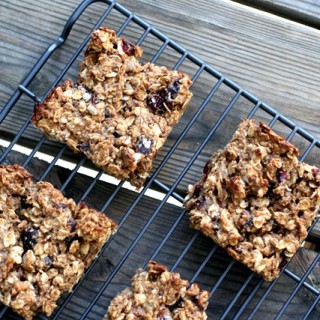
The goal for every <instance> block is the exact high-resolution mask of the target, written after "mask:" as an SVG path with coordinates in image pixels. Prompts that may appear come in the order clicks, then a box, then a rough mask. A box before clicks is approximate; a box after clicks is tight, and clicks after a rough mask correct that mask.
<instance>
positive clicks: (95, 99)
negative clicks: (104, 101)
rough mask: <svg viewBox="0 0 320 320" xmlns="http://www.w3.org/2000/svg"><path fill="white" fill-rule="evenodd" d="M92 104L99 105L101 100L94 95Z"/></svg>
mask: <svg viewBox="0 0 320 320" xmlns="http://www.w3.org/2000/svg"><path fill="white" fill-rule="evenodd" d="M90 102H91V103H93V104H96V103H99V102H100V100H99V99H98V98H97V96H96V95H95V94H94V93H93V94H92V96H91V99H90Z"/></svg>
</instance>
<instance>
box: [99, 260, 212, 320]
mask: <svg viewBox="0 0 320 320" xmlns="http://www.w3.org/2000/svg"><path fill="white" fill-rule="evenodd" d="M208 296H209V294H208V292H207V291H200V288H199V286H198V285H197V284H195V283H193V284H190V283H189V281H188V280H183V279H181V277H180V274H179V273H173V272H169V271H168V269H167V268H166V267H165V266H163V265H160V264H158V263H157V262H155V261H151V262H149V264H148V267H147V271H144V270H141V269H140V270H138V271H137V273H136V274H135V275H134V277H133V278H132V281H131V288H126V289H125V290H124V291H122V292H121V293H120V294H119V295H117V296H116V297H115V298H114V299H113V300H112V301H111V304H110V306H109V308H108V311H107V314H106V315H105V317H104V320H113V319H114V320H116V319H145V320H147V319H155V320H179V319H181V320H182V319H188V320H205V319H207V315H206V313H205V310H206V308H207V306H208Z"/></svg>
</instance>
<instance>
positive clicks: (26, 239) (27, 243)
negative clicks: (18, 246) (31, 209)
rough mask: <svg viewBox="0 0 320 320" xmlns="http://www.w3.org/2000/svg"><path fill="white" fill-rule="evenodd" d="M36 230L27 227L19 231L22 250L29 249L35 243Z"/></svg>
mask: <svg viewBox="0 0 320 320" xmlns="http://www.w3.org/2000/svg"><path fill="white" fill-rule="evenodd" d="M37 236H38V230H37V229H34V228H32V227H27V228H26V229H24V230H23V231H22V233H21V241H22V243H23V247H24V250H25V251H27V250H30V249H32V248H33V246H34V245H35V244H36V243H37V240H36V239H37Z"/></svg>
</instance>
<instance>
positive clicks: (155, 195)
mask: <svg viewBox="0 0 320 320" xmlns="http://www.w3.org/2000/svg"><path fill="white" fill-rule="evenodd" d="M9 145H10V142H9V141H7V140H4V139H0V147H4V148H7V147H8V146H9ZM12 150H13V151H17V152H20V153H22V154H25V155H27V156H29V154H30V153H31V152H32V149H31V148H27V147H24V146H21V145H18V144H15V145H14V146H13V147H12ZM34 158H37V159H39V160H43V161H45V162H47V163H51V162H52V160H53V159H54V157H53V156H50V155H48V154H46V153H43V152H39V151H37V152H36V153H35V155H34ZM55 165H56V166H58V167H62V168H64V169H68V170H73V169H74V168H75V167H76V163H72V162H70V161H66V160H62V159H59V160H58V161H57V163H56V164H55ZM77 173H79V174H82V175H85V176H87V177H91V178H95V177H96V176H97V174H98V171H97V170H93V169H90V168H87V167H84V166H81V167H80V168H79V170H78V172H77ZM99 181H103V182H106V183H109V184H113V185H118V184H119V182H120V181H119V180H117V179H115V178H114V177H112V176H110V175H108V174H106V173H104V174H102V175H101V177H100V178H99ZM123 188H124V189H127V190H130V191H133V192H136V193H139V191H137V190H136V189H135V188H134V187H133V186H131V185H130V183H129V182H125V183H124V184H123ZM145 196H147V197H149V198H152V199H157V200H159V201H161V200H162V199H163V198H164V197H165V194H164V193H162V192H159V191H156V190H153V189H150V188H149V189H147V191H146V192H145ZM166 202H167V203H168V204H172V205H175V206H177V207H182V203H181V202H180V201H178V200H176V199H175V198H173V197H171V196H170V197H169V198H168V200H167V201H166Z"/></svg>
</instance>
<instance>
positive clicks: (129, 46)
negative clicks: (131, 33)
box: [122, 39, 136, 56]
mask: <svg viewBox="0 0 320 320" xmlns="http://www.w3.org/2000/svg"><path fill="white" fill-rule="evenodd" d="M135 49H136V46H135V44H134V43H132V42H131V41H128V40H125V39H123V40H122V50H123V52H124V53H126V54H127V55H128V56H133V55H134V53H135Z"/></svg>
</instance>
